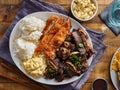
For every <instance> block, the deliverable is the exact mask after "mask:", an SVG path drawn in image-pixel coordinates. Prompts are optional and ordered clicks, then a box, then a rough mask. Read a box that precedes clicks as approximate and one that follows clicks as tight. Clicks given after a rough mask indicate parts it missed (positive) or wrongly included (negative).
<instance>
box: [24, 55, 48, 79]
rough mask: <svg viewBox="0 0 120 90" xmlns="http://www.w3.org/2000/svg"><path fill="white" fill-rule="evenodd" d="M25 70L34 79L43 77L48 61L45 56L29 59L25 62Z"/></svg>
mask: <svg viewBox="0 0 120 90" xmlns="http://www.w3.org/2000/svg"><path fill="white" fill-rule="evenodd" d="M23 67H24V69H25V70H26V71H27V72H28V73H29V74H30V75H32V76H34V77H40V76H43V74H44V73H45V68H46V67H47V65H46V59H45V56H44V55H40V56H39V57H36V56H35V57H33V58H31V59H27V60H24V61H23Z"/></svg>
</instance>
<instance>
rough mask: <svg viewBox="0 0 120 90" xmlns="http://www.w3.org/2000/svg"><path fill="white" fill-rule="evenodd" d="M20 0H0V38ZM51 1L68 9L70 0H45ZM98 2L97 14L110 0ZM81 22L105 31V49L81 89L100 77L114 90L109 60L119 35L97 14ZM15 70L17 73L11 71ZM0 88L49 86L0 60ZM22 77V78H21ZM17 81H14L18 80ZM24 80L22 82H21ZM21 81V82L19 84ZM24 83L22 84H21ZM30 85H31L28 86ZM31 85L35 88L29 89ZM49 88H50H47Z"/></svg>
mask: <svg viewBox="0 0 120 90" xmlns="http://www.w3.org/2000/svg"><path fill="white" fill-rule="evenodd" d="M21 1H22V0H0V38H2V36H3V34H4V33H5V31H6V29H7V28H8V26H9V25H10V23H11V21H12V20H13V18H14V16H15V14H16V12H17V10H18V7H19V5H20V3H21ZM45 1H49V2H52V3H56V4H59V5H61V6H63V7H64V8H66V9H67V10H68V11H70V2H71V0H45ZM97 1H98V4H99V10H98V14H99V13H100V12H101V11H102V10H103V9H104V8H105V7H106V6H107V5H108V4H110V2H112V0H97ZM82 24H84V25H86V26H88V27H90V28H92V29H94V30H96V31H101V32H103V33H105V39H104V43H105V44H106V45H107V49H106V51H105V52H104V55H103V56H102V58H101V60H100V62H99V63H98V64H97V65H96V67H95V68H94V70H93V71H92V73H91V75H90V77H89V79H88V80H87V82H86V83H85V84H84V86H83V87H82V89H81V90H90V89H91V84H92V82H93V81H94V80H95V79H96V78H98V77H102V78H105V79H106V80H107V81H108V84H109V90H115V89H114V87H113V85H112V82H111V79H110V74H109V73H110V72H109V68H110V61H111V58H112V56H113V54H114V52H115V51H116V49H117V48H118V47H119V46H120V41H119V40H120V35H119V36H115V35H114V34H113V33H112V32H111V30H110V29H109V28H107V27H106V26H105V24H104V23H103V22H102V21H101V20H100V19H99V17H98V15H96V17H95V18H93V19H92V20H90V21H88V22H82ZM15 71H17V73H13V72H15ZM0 76H1V77H0V90H16V89H17V90H38V88H39V90H48V89H49V87H47V86H45V85H42V84H36V83H35V82H33V81H31V80H29V79H28V78H26V77H25V76H23V74H22V73H21V72H19V70H18V69H17V68H16V67H13V66H11V65H9V64H8V63H7V62H5V61H3V60H2V59H1V60H0ZM23 78H24V79H23ZM18 81H19V83H16V82H18ZM23 82H24V83H23ZM21 83H22V84H21ZM23 84H24V85H23ZM30 86H31V87H30ZM32 86H34V87H36V89H31V88H32ZM49 90H50V89H49Z"/></svg>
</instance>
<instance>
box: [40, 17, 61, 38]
mask: <svg viewBox="0 0 120 90" xmlns="http://www.w3.org/2000/svg"><path fill="white" fill-rule="evenodd" d="M57 20H59V17H58V16H57V15H52V16H51V17H49V18H48V19H47V21H46V26H45V28H44V30H43V32H42V33H43V35H42V36H41V37H40V39H42V38H43V37H44V36H45V35H46V34H47V33H48V32H49V31H50V29H51V28H52V27H53V25H54V24H55V23H56V22H57Z"/></svg>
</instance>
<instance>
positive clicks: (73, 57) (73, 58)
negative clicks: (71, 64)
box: [71, 54, 79, 60]
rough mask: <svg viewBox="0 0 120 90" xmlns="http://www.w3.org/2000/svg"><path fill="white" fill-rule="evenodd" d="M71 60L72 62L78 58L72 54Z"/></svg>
mask: <svg viewBox="0 0 120 90" xmlns="http://www.w3.org/2000/svg"><path fill="white" fill-rule="evenodd" d="M71 59H72V60H78V59H79V57H78V56H77V55H75V54H73V55H72V56H71Z"/></svg>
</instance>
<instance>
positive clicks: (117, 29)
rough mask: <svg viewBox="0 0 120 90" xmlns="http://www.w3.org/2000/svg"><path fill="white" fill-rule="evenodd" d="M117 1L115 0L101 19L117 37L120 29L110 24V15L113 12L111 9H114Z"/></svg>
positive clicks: (101, 14)
mask: <svg viewBox="0 0 120 90" xmlns="http://www.w3.org/2000/svg"><path fill="white" fill-rule="evenodd" d="M115 1H116V0H114V1H113V2H112V3H111V4H110V5H108V6H107V7H106V8H105V9H104V10H103V11H102V12H101V13H100V14H99V17H100V19H101V20H102V21H103V22H104V23H105V24H106V25H107V26H108V28H110V29H111V31H112V32H113V33H114V34H115V35H119V34H120V27H118V26H115V25H113V24H111V23H110V21H109V17H108V16H109V13H110V12H111V9H112V7H113V4H114V2H115Z"/></svg>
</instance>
